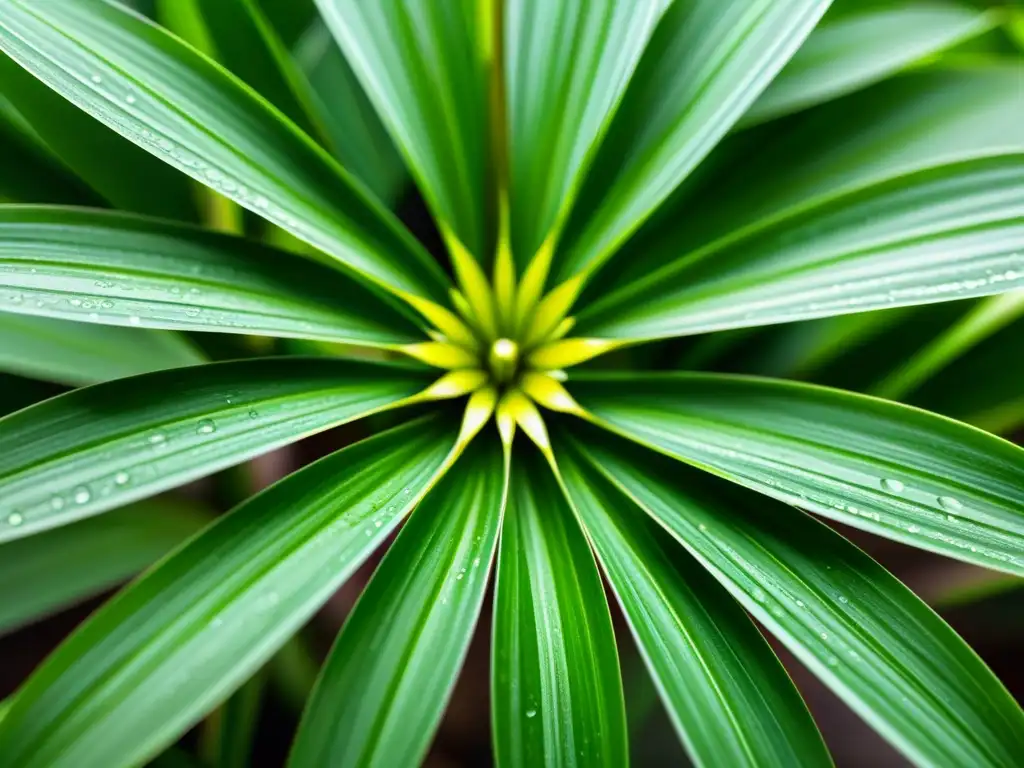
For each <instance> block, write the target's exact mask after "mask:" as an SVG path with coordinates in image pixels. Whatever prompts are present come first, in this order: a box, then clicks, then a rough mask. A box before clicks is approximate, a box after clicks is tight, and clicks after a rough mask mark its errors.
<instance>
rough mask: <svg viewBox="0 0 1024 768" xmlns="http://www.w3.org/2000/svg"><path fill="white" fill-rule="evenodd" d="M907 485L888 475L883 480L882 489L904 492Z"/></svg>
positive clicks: (890, 491) (891, 491)
mask: <svg viewBox="0 0 1024 768" xmlns="http://www.w3.org/2000/svg"><path fill="white" fill-rule="evenodd" d="M905 487H906V486H905V485H903V483H902V482H900V481H899V480H894V479H893V478H891V477H886V478H883V480H882V490H883V491H889V493H903V489H904V488H905Z"/></svg>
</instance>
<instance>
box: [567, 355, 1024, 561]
mask: <svg viewBox="0 0 1024 768" xmlns="http://www.w3.org/2000/svg"><path fill="white" fill-rule="evenodd" d="M627 382H628V384H627ZM570 389H571V391H572V393H573V395H574V396H575V397H576V398H577V400H578V401H579V402H580V404H581V405H582V406H583V407H584V408H587V409H589V410H590V411H591V412H592V413H593V414H594V415H595V417H596V418H597V420H598V421H599V422H600V423H602V424H607V425H608V426H609V427H611V428H612V429H614V430H615V431H617V432H620V433H621V434H623V435H626V436H628V437H630V438H632V439H634V440H637V441H639V442H641V443H644V444H646V445H649V446H651V447H652V448H654V449H655V450H658V451H660V452H662V453H665V454H668V455H670V456H673V457H675V458H678V459H680V460H681V461H685V462H688V463H691V464H694V465H696V466H699V467H702V468H704V469H707V470H709V471H711V472H714V473H715V474H719V475H721V476H723V477H727V478H729V479H730V480H733V481H735V482H738V483H740V484H742V485H745V486H747V487H750V488H754V489H755V490H758V491H760V492H761V493H765V494H767V495H769V496H774V497H775V498H778V499H781V500H783V501H786V502H787V503H790V504H794V505H796V506H799V507H802V508H804V509H808V510H811V511H813V512H816V513H819V514H822V515H825V516H827V517H831V518H833V519H835V520H839V521H841V522H843V523H846V524H848V525H852V526H855V527H858V528H863V529H864V530H867V531H871V532H873V533H877V534H879V535H881V536H886V537H888V538H891V539H895V540H897V541H903V542H906V543H908V544H910V545H912V546H915V547H920V548H922V549H929V550H932V551H933V552H939V553H941V554H944V555H948V556H950V557H955V558H958V559H960V560H966V561H968V562H973V563H977V564H979V565H984V566H987V567H989V568H995V569H997V570H1003V571H1006V572H1008V573H1014V574H1018V575H1024V504H1022V501H1024V449H1022V448H1019V447H1017V446H1015V445H1012V444H1011V443H1008V442H1006V441H1004V440H1000V439H999V438H997V437H994V436H992V435H989V434H986V433H984V432H981V431H980V430H976V429H973V428H971V427H968V426H966V425H964V424H960V423H958V422H955V421H950V420H948V419H944V418H942V417H941V416H936V415H934V414H931V413H927V412H926V411H919V410H917V409H914V408H910V407H907V406H903V405H899V404H896V403H890V402H887V401H884V400H876V399H874V398H870V397H865V396H862V395H855V394H852V393H848V392H842V391H839V390H831V389H825V388H823V387H812V386H809V385H806V384H794V383H789V382H783V381H773V380H770V379H756V378H747V377H740V376H722V375H710V374H709V375H701V374H668V375H653V374H652V375H649V376H644V377H637V376H636V375H633V374H631V375H629V376H628V377H627V376H616V375H610V376H602V377H591V378H588V379H580V380H576V379H574V380H573V381H572V383H571V387H570Z"/></svg>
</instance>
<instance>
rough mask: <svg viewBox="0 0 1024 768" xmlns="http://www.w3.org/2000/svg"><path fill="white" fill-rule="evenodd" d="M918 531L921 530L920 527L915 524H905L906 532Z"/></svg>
mask: <svg viewBox="0 0 1024 768" xmlns="http://www.w3.org/2000/svg"><path fill="white" fill-rule="evenodd" d="M920 531H921V529H920V528H918V527H917V526H916V525H908V526H907V533H919V532H920Z"/></svg>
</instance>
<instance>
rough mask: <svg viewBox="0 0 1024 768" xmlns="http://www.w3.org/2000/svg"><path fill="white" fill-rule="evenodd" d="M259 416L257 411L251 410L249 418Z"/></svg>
mask: <svg viewBox="0 0 1024 768" xmlns="http://www.w3.org/2000/svg"><path fill="white" fill-rule="evenodd" d="M259 417H260V415H259V413H257V412H256V411H249V418H250V419H258V418H259Z"/></svg>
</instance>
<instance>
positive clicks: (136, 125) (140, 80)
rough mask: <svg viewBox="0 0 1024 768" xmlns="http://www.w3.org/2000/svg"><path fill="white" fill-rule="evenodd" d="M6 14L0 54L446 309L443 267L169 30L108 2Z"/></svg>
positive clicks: (197, 172)
mask: <svg viewBox="0 0 1024 768" xmlns="http://www.w3.org/2000/svg"><path fill="white" fill-rule="evenodd" d="M3 8H4V13H3V16H2V18H0V49H2V50H4V51H6V52H7V53H8V55H10V56H11V57H12V58H14V59H15V60H17V61H18V62H19V63H20V64H21V65H22V66H24V67H25V68H27V69H28V70H29V71H31V72H33V73H34V74H36V75H37V76H39V77H41V78H42V79H44V80H45V81H46V82H47V83H48V84H49V85H50V86H51V87H53V88H54V89H56V90H57V91H58V92H59V93H61V94H62V95H64V96H65V97H67V98H68V99H70V100H72V101H74V102H75V103H76V104H77V105H78V106H80V107H81V108H82V109H85V110H86V111H88V112H89V113H90V114H92V115H94V116H95V117H97V118H98V119H100V120H102V121H103V122H104V123H106V124H107V125H108V126H110V127H111V128H113V129H114V130H116V131H118V132H119V133H121V134H122V135H124V136H125V137H126V138H128V139H130V140H131V141H133V142H135V143H136V144H139V145H140V146H142V147H143V148H144V149H146V150H147V151H148V152H150V153H152V154H154V155H156V156H158V157H160V158H161V159H162V160H164V161H165V162H167V163H169V164H171V165H173V166H174V167H175V168H177V169H178V170H180V171H182V172H184V173H186V174H188V175H189V176H191V177H192V178H194V179H196V180H197V181H199V182H201V183H203V184H206V185H207V186H209V187H211V188H212V189H214V190H215V191H216V192H219V193H221V194H222V195H224V196H225V197H228V198H230V199H232V200H234V201H235V202H237V203H239V204H240V205H242V206H244V207H246V208H248V209H249V210H252V211H254V212H255V213H257V214H258V215H260V216H263V217H264V218H266V219H268V220H269V221H271V222H272V223H274V224H277V225H278V226H280V227H282V228H283V229H285V230H287V231H289V232H291V233H292V234H293V235H295V236H296V237H298V238H300V239H301V240H304V241H305V242H307V243H309V244H310V245H313V246H315V247H316V248H318V249H320V250H322V251H324V252H325V253H326V254H328V255H329V256H331V257H333V258H334V259H337V260H338V261H339V262H340V263H342V264H344V265H346V266H347V267H348V268H350V269H351V270H353V271H354V272H356V273H358V274H360V275H362V276H364V277H365V278H367V279H369V280H372V281H374V282H376V283H377V284H379V285H381V286H382V287H384V288H386V289H389V290H395V291H399V292H402V291H404V292H407V293H410V294H415V295H418V296H423V297H426V298H431V299H434V300H444V299H445V298H446V294H445V290H446V289H445V286H446V284H447V281H446V278H445V276H444V274H443V272H442V271H441V269H440V267H439V266H438V265H437V263H436V262H434V261H433V260H431V258H430V257H429V256H428V255H427V253H426V251H425V250H424V249H423V248H422V246H420V245H418V244H417V243H416V242H415V241H414V240H413V238H412V237H411V235H409V234H408V233H407V232H405V231H404V230H403V229H402V228H401V226H400V225H399V224H398V223H397V221H396V220H395V219H394V217H393V216H391V215H390V214H389V213H388V212H387V211H386V210H384V209H383V208H382V207H381V206H380V205H379V204H377V203H376V202H375V201H373V200H372V199H371V198H369V197H368V196H367V195H366V194H365V192H364V191H363V190H362V188H361V186H360V185H358V184H356V183H354V182H353V180H352V179H351V177H349V176H348V174H346V173H345V172H344V171H343V170H342V169H341V167H340V166H338V165H337V163H335V162H334V161H333V160H332V159H331V158H330V157H329V156H328V155H327V154H326V152H325V151H324V150H322V149H321V148H320V147H318V146H317V145H316V144H315V143H314V142H313V141H312V139H310V138H309V137H308V136H306V135H304V134H303V133H302V132H301V131H299V130H298V129H297V128H296V127H295V126H294V125H293V124H291V123H290V122H289V121H288V120H287V119H286V118H285V117H284V116H283V115H281V114H280V113H279V112H277V111H276V110H275V109H274V108H272V107H271V106H270V105H269V104H267V103H266V102H265V101H263V100H262V99H261V98H260V97H259V96H258V95H257V94H256V93H255V92H253V91H252V90H251V89H250V88H248V87H247V86H246V85H244V84H243V83H242V82H241V81H239V80H237V79H236V78H234V77H232V76H230V75H229V74H228V73H226V72H225V71H224V70H222V69H221V68H220V67H218V66H217V65H215V64H214V63H212V62H211V61H209V60H208V59H206V58H205V57H204V56H202V55H201V54H199V53H198V52H196V51H195V50H193V49H192V48H190V47H188V46H187V45H185V44H184V43H182V42H181V41H179V40H178V39H177V38H175V37H173V36H172V35H170V34H169V33H168V32H166V31H165V30H163V29H161V28H159V27H157V26H155V25H153V24H151V23H149V22H148V21H146V20H145V19H143V18H141V17H138V16H136V15H134V14H132V13H130V12H128V11H126V10H125V9H123V8H122V7H120V6H117V5H115V4H113V3H111V2H107V0H85V2H81V3H72V4H67V3H59V4H54V3H43V4H39V3H36V2H31V0H3ZM97 78H98V79H99V82H98V83H97V82H96V79H97ZM149 183H150V184H152V181H150V182H149Z"/></svg>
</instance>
